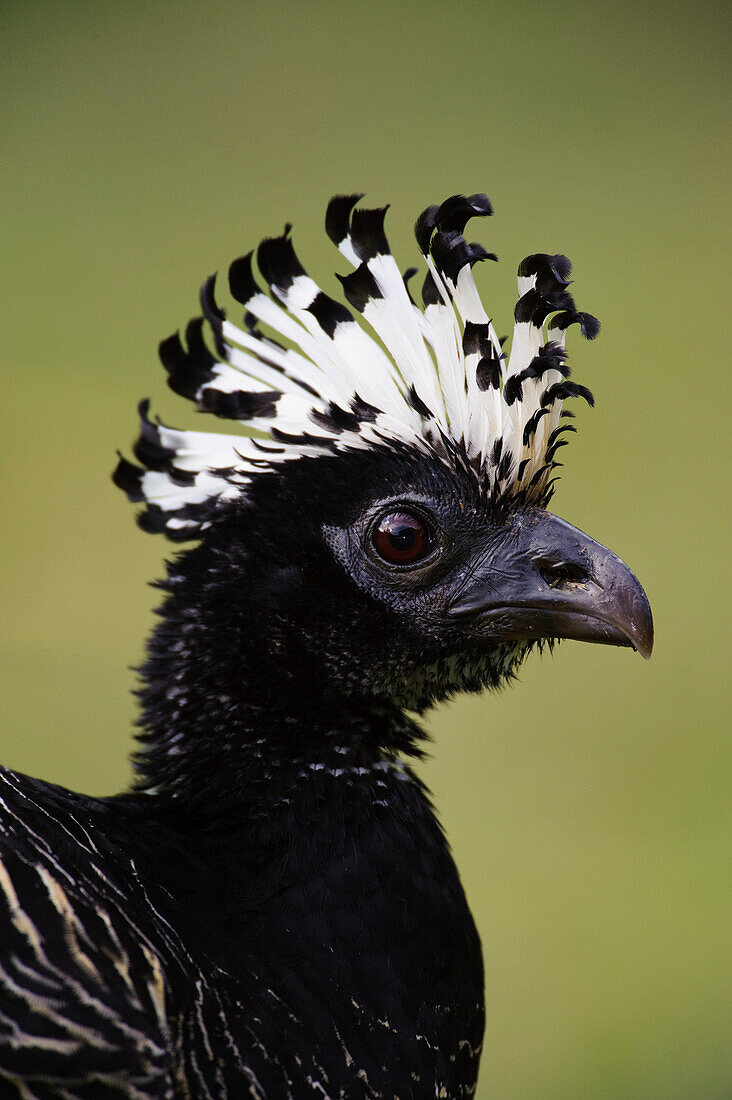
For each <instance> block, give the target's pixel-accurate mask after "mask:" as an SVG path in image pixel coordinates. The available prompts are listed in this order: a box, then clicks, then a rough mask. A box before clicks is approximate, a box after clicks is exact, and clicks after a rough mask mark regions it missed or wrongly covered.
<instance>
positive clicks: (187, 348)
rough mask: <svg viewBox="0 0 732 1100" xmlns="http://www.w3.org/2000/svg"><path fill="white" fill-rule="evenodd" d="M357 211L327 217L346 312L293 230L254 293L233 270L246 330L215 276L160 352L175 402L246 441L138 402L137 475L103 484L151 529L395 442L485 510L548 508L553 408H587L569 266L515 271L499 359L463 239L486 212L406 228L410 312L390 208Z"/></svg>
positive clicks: (340, 200)
mask: <svg viewBox="0 0 732 1100" xmlns="http://www.w3.org/2000/svg"><path fill="white" fill-rule="evenodd" d="M361 198H362V196H361V195H347V196H344V195H339V196H336V197H335V198H334V199H332V200H331V202H330V204H329V206H328V210H327V213H326V220H325V228H326V232H327V233H328V236H329V237H330V238H331V240H332V241H333V242H334V244H336V245H337V247H338V249H339V251H340V252H341V253H342V255H343V256H344V257H345V259H346V260H347V261H348V262H349V264H350V265H351V267H352V270H350V271H349V272H348V273H346V274H341V275H338V278H339V279H340V282H341V285H342V287H343V294H344V297H345V299H346V301H347V302H348V306H346V305H345V304H344V303H343V302H340V301H336V300H335V299H333V298H331V297H329V296H328V295H327V294H324V293H323V291H322V290H320V288H319V287H318V285H317V284H316V283H315V282H314V281H313V280H312V279H311V278H310V276H309V275H308V274H307V273H306V271H305V269H304V267H303V265H302V264H301V262H300V260H299V259H298V257H297V255H296V253H295V250H294V247H293V244H292V240H291V237H290V226H289V225H288V226H286V228H285V231H284V233H283V234H282V236H280V237H273V238H270V239H267V240H265V241H263V242H262V243H261V244H260V245H259V248H258V249H257V252H256V266H257V268H258V270H259V275H260V276H261V279H262V280H263V282H264V283H266V289H264V288H263V287H262V286H261V285H260V284H259V282H258V281H257V276H256V274H255V270H254V254H253V253H251V252H250V253H248V254H247V255H246V256H243V257H241V258H240V259H238V260H235V261H234V262H233V263H232V265H231V267H230V269H229V289H230V291H231V295H232V297H233V298H234V299H235V300H236V301H237V302H239V303H241V305H242V306H243V307H244V322H243V326H242V327H239V326H237V325H235V324H234V323H233V322H232V321H230V320H228V319H227V317H226V314H225V312H224V311H223V310H222V309H221V307H220V306H219V305H218V304H217V300H216V297H215V290H214V283H215V278H214V277H211V278H210V279H208V280H207V281H206V283H204V286H203V288H202V290H201V309H202V313H203V316H202V317H198V318H195V319H194V320H192V321H191V322H190V323H189V325H188V326H187V328H186V331H185V336H184V338H181V337H180V335H178V334H176V335H174V336H171V337H169V338H168V339H166V340H163V342H162V343H161V345H160V358H161V360H162V363H163V366H164V367H165V369H166V371H167V372H168V381H169V384H170V386H171V388H172V389H173V390H174V391H175V392H176V393H178V394H180V395H182V396H184V397H187V398H189V399H191V400H192V401H194V402H195V403H196V405H197V407H198V408H199V409H200V410H201V411H204V412H209V413H212V414H213V415H214V416H216V417H218V418H220V419H224V420H234V421H238V422H239V423H240V424H242V425H244V426H245V428H246V429H247V430H248V433H247V434H237V435H227V434H221V433H217V432H197V431H177V430H175V429H173V428H168V427H166V426H164V425H163V424H160V423H156V422H153V421H151V420H150V419H149V418H148V410H147V404H146V403H143V405H142V406H141V410H140V411H141V419H142V424H141V435H140V439H139V440H138V443H137V444H136V446H135V455H136V457H137V459H138V461H139V462H140V463H141V466H136V465H134V464H132V463H130V462H128V461H127V460H126V459H121V460H120V463H119V465H118V467H117V470H116V472H115V481H116V483H117V484H118V485H119V486H120V487H121V488H123V489H124V490H125V491H126V492H127V494H128V496H129V497H130V499H131V500H133V501H136V502H141V503H145V504H146V505H147V508H146V511H145V512H144V513H143V515H142V517H141V523H142V526H143V527H144V528H145V529H146V530H150V531H163V532H165V534H167V535H168V536H169V537H170V538H172V539H177V540H179V539H189V538H193V537H195V536H196V535H198V534H199V533H200V531H201V530H203V529H204V528H205V527H206V526H207V525H208V523H209V521H210V516H211V512H212V509H213V508H214V507H215V506H216V504H217V503H218V502H219V501H224V500H227V499H230V498H233V497H235V496H237V495H239V494H241V492H242V491H245V487H246V485H247V484H248V483H249V482H251V480H252V479H253V478H255V477H259V476H262V475H263V474H272V473H273V472H275V471H276V470H277V469H278V467H279V465H280V464H281V463H283V462H288V461H292V460H296V459H298V458H302V457H304V456H317V455H319V454H323V453H332V452H333V451H341V450H358V449H363V448H373V447H388V446H390V445H392V446H394V445H404V444H407V445H410V446H415V447H418V448H420V449H421V450H425V451H427V452H430V453H432V454H434V455H435V456H436V457H437V458H438V459H440V460H442V461H447V462H454V461H455V457H456V456H459V458H460V461H461V462H462V463H463V464H467V465H469V466H470V467H471V468H472V469H473V470H474V471H475V473H476V475H477V476H478V477H479V478H480V479H481V482H482V484H483V485H484V487H485V489H486V491H487V492H488V493H490V494H491V495H492V496H494V497H496V498H498V497H503V498H505V497H518V498H520V499H523V500H525V501H531V502H535V503H546V501H547V499H548V497H549V495H550V494H551V484H552V470H553V467H554V465H555V461H554V456H555V454H556V451H557V450H558V448H559V447H560V446H562V445H563V442H564V441H562V440H560V435H561V433H562V432H564V431H566V430H573V429H571V428H569V427H567V426H564V425H563V426H560V417H561V415H562V406H563V403H564V401H565V399H566V398H568V397H576V396H582V397H584V398H586V399H587V400H588V401H589V402H590V404H591V403H592V395H591V394H590V392H589V390H587V389H586V388H585V387H584V386H580V385H577V384H576V383H573V382H569V381H567V378H568V375H569V368H568V366H567V353H566V351H565V346H564V341H565V333H566V329H567V328H568V327H569V326H570V325H572V324H575V323H576V324H578V325H579V326H580V329H581V331H582V333H583V335H584V336H585V337H587V338H588V339H593V338H594V337H595V336H596V335H597V332H598V330H599V324H598V322H597V321H596V320H595V318H594V317H592V316H590V315H589V314H587V313H581V312H579V311H578V310H577V308H576V306H575V303H574V300H573V298H572V296H571V295H570V294H569V292H568V290H567V287H568V285H569V281H570V279H569V276H570V271H571V264H570V262H569V260H568V259H567V258H566V256H561V255H555V256H550V255H545V254H543V253H537V254H534V255H531V256H528V257H526V259H525V260H523V261H522V262H521V264H520V265H519V269H518V293H519V298H518V301H517V303H516V309H515V325H514V330H513V339H512V342H511V347H510V354H508V355H506V354H504V352H503V351H502V347H501V342H500V341H499V339H498V337H497V335H496V331H495V329H494V327H493V324H492V322H491V320H490V318H489V316H488V314H487V313H486V310H485V309H484V307H483V304H482V302H481V299H480V296H479V294H478V290H477V287H476V284H475V280H474V278H473V271H472V269H473V266H474V265H475V264H476V263H478V262H479V261H481V260H486V259H492V260H495V259H496V257H495V255H494V254H493V253H490V252H487V251H486V250H485V248H483V246H482V245H480V244H471V243H469V242H468V241H467V240H466V239H465V237H464V236H463V231H464V229H465V226H466V224H467V222H468V221H469V220H470V219H471V218H473V217H484V216H486V215H489V214H491V213H492V208H491V205H490V203H489V201H488V199H487V198H486V196H485V195H471V196H470V197H465V196H464V195H453V196H452V197H451V198H449V199H446V200H445V202H443V203H442V204H441V205H440V206H431V207H428V208H427V209H426V210H425V211H424V212H423V213H422V214H421V215H420V216H419V218H418V219H417V223H416V226H415V235H416V238H417V243H418V244H419V247H420V250H421V252H422V255H423V258H424V262H425V264H426V268H427V270H426V273H425V278H424V283H423V288H422V300H423V306H422V308H420V307H419V306H417V305H415V303H414V301H413V299H412V296H411V295H410V293H409V291H408V289H407V286H406V281H405V277H403V276H402V274H401V272H400V269H399V267H398V266H397V263H396V261H395V260H394V258H393V256H392V255H391V252H390V250H389V244H388V241H387V238H386V234H385V230H384V218H385V214H386V208H382V209H375V210H369V209H363V208H361V207H359V206H358V203H359V201H360V199H361ZM412 274H414V269H410V271H409V273H408V276H411V275H412ZM349 306H350V308H349ZM354 311H355V313H356V314H360V318H358V319H357V317H356V316H354ZM364 322H365V324H364ZM260 326H264V329H262V328H260ZM367 326H368V329H370V330H371V331H372V332H373V333H374V334H375V336H376V337H377V339H374V338H373V337H372V336H371V335H370V333H369V331H368V330H367ZM206 332H208V340H207V338H206V335H205V334H206ZM209 345H210V346H209ZM212 349H213V350H212Z"/></svg>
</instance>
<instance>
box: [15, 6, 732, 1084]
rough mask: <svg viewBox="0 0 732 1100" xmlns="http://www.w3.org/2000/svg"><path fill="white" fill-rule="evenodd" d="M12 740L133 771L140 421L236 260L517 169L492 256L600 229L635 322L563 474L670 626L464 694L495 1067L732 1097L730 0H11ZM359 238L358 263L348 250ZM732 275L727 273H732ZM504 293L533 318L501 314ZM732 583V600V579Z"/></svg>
mask: <svg viewBox="0 0 732 1100" xmlns="http://www.w3.org/2000/svg"><path fill="white" fill-rule="evenodd" d="M0 20H1V24H2V25H1V28H0V29H1V33H2V42H3V46H2V62H1V65H2V73H1V77H0V99H1V101H2V104H3V107H2V115H1V116H0V136H1V137H2V148H3V155H2V164H0V195H1V200H2V226H3V229H2V236H3V244H2V253H3V260H2V269H3V270H2V274H1V275H0V278H1V279H2V283H3V285H2V302H3V307H4V311H5V326H4V332H3V338H2V359H3V361H4V362H3V401H2V421H3V423H2V437H1V441H2V452H3V458H2V535H3V565H2V584H3V593H2V607H3V617H2V620H3V621H2V692H1V696H0V697H1V698H2V706H3V714H4V720H3V731H2V740H1V742H0V749H1V754H0V756H1V758H2V760H3V761H4V762H5V763H6V764H8V765H11V766H12V767H15V768H18V769H21V770H23V771H27V772H30V773H32V774H34V775H39V776H42V777H43V778H45V779H49V780H53V781H56V782H59V783H62V784H66V785H69V786H72V787H76V788H79V789H81V790H83V791H86V792H90V793H94V794H105V793H111V792H113V791H116V790H118V789H120V788H121V787H123V786H124V785H125V784H126V783H127V781H128V778H129V767H128V763H127V754H128V752H129V749H130V745H131V738H132V730H133V721H134V713H135V708H134V704H133V701H132V698H131V695H130V692H131V689H132V687H133V685H134V675H133V673H132V672H131V671H129V666H130V665H133V664H134V663H135V662H137V661H138V660H139V658H140V655H141V648H142V643H143V639H144V637H145V635H146V633H147V631H148V629H149V627H150V623H151V608H152V606H153V605H154V604H155V600H156V597H155V594H154V593H153V592H152V591H151V590H150V589H149V588H147V587H146V581H147V580H149V579H152V578H153V577H155V576H157V575H159V574H160V572H161V560H162V557H163V555H164V554H165V553H166V546H165V545H164V544H163V541H162V540H160V539H155V538H151V537H149V536H145V535H143V534H142V533H139V532H137V531H136V530H135V527H134V523H133V515H132V509H131V507H130V505H129V504H127V503H126V501H125V500H124V498H123V497H122V495H121V494H120V493H119V492H118V491H117V490H115V489H114V488H113V487H112V485H111V483H110V480H109V472H110V470H111V468H112V466H113V463H114V449H115V448H116V447H118V446H120V447H123V448H125V449H126V450H127V452H128V453H129V445H130V443H131V441H132V438H133V435H134V433H135V425H136V418H135V403H136V401H137V400H138V398H139V397H141V396H144V395H149V396H151V397H152V398H153V404H154V408H155V409H156V411H158V412H159V413H161V414H162V415H163V417H164V418H165V419H167V420H168V421H169V422H172V423H174V424H177V425H185V424H188V425H189V426H190V425H193V424H194V416H193V415H192V413H190V412H189V410H188V409H186V408H185V406H184V403H183V402H182V401H181V400H180V399H178V398H176V397H175V396H174V395H172V394H171V393H170V392H169V391H168V390H167V389H166V387H165V385H164V381H163V371H162V368H160V367H159V366H158V365H157V361H156V354H155V349H156V345H157V341H158V340H159V339H160V338H161V337H162V336H166V335H168V334H169V332H171V331H173V330H174V329H175V328H176V327H178V326H179V325H181V324H182V323H184V322H185V321H186V320H187V319H188V317H189V316H190V315H191V314H192V312H194V311H195V310H196V292H197V287H198V285H199V283H200V282H201V280H202V278H203V277H204V276H205V275H207V274H208V273H209V272H210V271H211V270H213V269H215V268H221V267H224V266H225V265H226V263H227V262H228V261H229V260H230V259H231V258H233V257H234V256H237V255H239V254H240V253H241V252H242V251H245V250H246V249H248V248H249V247H251V246H252V245H253V244H255V243H256V242H257V241H258V240H259V239H260V237H261V236H263V235H265V234H270V233H275V232H279V231H280V230H281V227H282V225H283V222H284V221H285V220H286V219H287V220H292V221H293V222H294V223H295V240H296V244H297V247H298V251H299V252H300V253H301V255H302V256H303V258H304V260H305V262H306V265H307V266H308V267H309V268H310V269H311V270H312V271H313V273H314V274H317V273H322V272H325V273H326V286H327V287H329V288H330V287H332V285H333V280H330V281H329V276H330V273H331V272H332V270H333V268H334V266H335V265H336V264H337V262H338V257H336V255H335V253H334V250H333V249H332V246H331V245H330V244H329V243H328V242H327V241H326V240H325V236H324V234H323V231H322V215H323V212H324V207H325V203H326V201H327V199H328V198H329V196H330V195H331V194H333V193H335V192H338V191H344V190H347V191H351V190H365V191H366V192H367V194H368V199H369V200H372V201H373V202H374V203H375V204H381V203H383V202H391V203H392V204H393V208H392V211H391V213H390V215H389V221H388V229H389V235H390V238H391V243H392V247H393V249H394V251H395V253H396V254H397V256H398V258H399V260H400V262H401V263H402V264H403V265H407V264H408V263H410V262H412V261H413V259H414V258H415V246H414V244H413V241H412V238H411V223H412V221H413V218H414V216H415V215H416V213H417V212H418V211H419V210H421V209H422V207H423V206H425V205H427V204H428V203H430V202H435V201H439V200H440V199H441V198H443V197H445V196H446V195H448V194H451V193H453V192H454V191H458V190H461V191H467V192H471V191H478V190H486V191H487V192H488V193H489V195H490V196H491V198H492V200H493V202H494V205H495V207H496V211H497V216H496V217H495V218H493V219H492V220H491V221H490V222H488V223H482V224H480V226H478V227H476V230H475V231H476V233H477V234H478V236H480V237H481V239H482V240H484V242H485V243H486V244H487V245H488V246H489V247H490V248H492V249H495V250H496V251H497V252H498V253H499V255H500V257H501V260H502V261H503V262H502V263H501V264H500V265H499V266H498V267H497V268H496V267H495V265H487V266H488V267H490V270H481V272H480V275H479V278H480V281H481V286H482V289H483V292H484V296H485V298H486V301H487V303H488V305H489V309H490V310H491V311H492V312H493V315H494V316H496V317H497V318H499V328H500V329H501V330H502V331H509V329H510V319H511V309H512V305H513V300H514V292H515V281H514V278H513V276H514V272H515V268H516V265H517V263H518V261H519V259H520V258H521V257H522V256H523V255H525V254H526V253H528V252H533V251H539V250H542V251H550V252H554V251H563V252H566V253H567V254H568V255H569V256H571V257H572V259H573V261H574V264H575V270H576V275H577V295H578V299H579V302H580V306H581V308H585V309H589V310H591V311H592V312H595V313H596V314H597V315H598V316H599V317H600V319H601V320H602V322H603V326H604V328H603V333H602V335H601V338H600V339H599V340H598V341H597V342H596V343H595V344H593V345H586V344H583V343H581V342H580V341H579V340H578V339H577V338H576V337H575V335H574V333H572V334H571V335H572V337H574V338H573V339H571V341H570V347H571V352H572V357H573V363H574V366H575V369H576V372H577V375H578V377H579V378H580V380H581V381H583V382H585V383H587V384H589V385H590V386H591V387H592V389H593V390H594V391H595V395H596V398H597V402H598V407H597V409H596V410H595V411H594V412H590V411H589V410H585V409H584V408H583V409H578V410H577V411H578V414H579V418H580V423H581V433H580V435H579V436H578V437H577V438H576V439H575V440H573V442H572V445H571V447H570V448H568V450H567V451H565V455H566V456H568V457H567V473H566V480H565V481H564V482H563V483H562V484H561V485H560V488H559V492H558V495H557V498H556V504H555V507H556V510H557V511H558V512H559V513H560V514H561V515H563V516H565V517H566V518H567V519H569V520H570V521H571V522H573V523H575V524H577V525H578V526H580V527H583V528H584V529H585V530H587V531H588V532H590V533H591V534H592V535H593V536H595V537H596V538H598V539H599V540H601V541H602V542H605V543H606V544H607V545H609V546H611V547H612V548H613V549H614V550H616V551H617V552H618V553H619V554H620V555H621V556H622V557H623V558H624V559H625V560H626V561H627V562H628V563H629V564H630V566H631V567H632V568H633V569H634V570H636V572H637V573H638V575H639V577H640V578H641V580H642V582H643V583H644V585H645V586H646V588H647V591H648V594H649V596H650V600H651V604H652V606H653V609H654V613H655V618H656V628H657V646H656V652H655V653H654V656H653V659H652V660H651V662H650V663H649V664H646V663H644V662H643V661H642V660H641V659H640V658H639V657H638V656H636V655H634V654H632V653H630V652H629V651H626V650H614V649H607V648H604V647H593V646H582V645H580V644H578V643H572V642H568V643H565V644H563V645H562V646H560V647H559V649H558V651H557V652H556V654H555V655H554V657H553V658H552V657H548V656H547V657H545V658H544V659H543V660H539V659H538V658H533V659H532V660H530V661H529V663H528V664H527V666H526V667H525V669H524V672H523V674H522V677H521V682H520V683H519V684H517V685H515V686H514V687H513V688H511V689H510V690H509V691H507V692H505V693H504V694H502V695H498V696H493V697H487V696H484V697H482V698H476V699H470V700H468V701H460V702H458V703H457V704H454V705H452V706H451V707H449V708H444V709H441V710H440V711H439V712H437V713H436V714H434V715H433V716H431V718H430V721H429V727H430V730H431V731H432V733H433V735H434V746H433V759H432V760H431V761H430V762H429V763H428V764H427V765H426V766H425V768H424V775H425V777H426V779H427V782H428V783H429V785H430V786H431V788H432V790H433V791H434V794H435V797H436V801H437V804H438V806H439V808H440V812H441V816H442V820H443V822H444V823H445V826H446V828H447V831H448V834H449V836H450V839H451V841H452V844H453V847H454V851H455V855H456V858H457V861H458V864H459V866H460V868H461V871H462V875H463V879H464V882H465V886H466V889H467V892H468V895H469V898H470V900H471V902H472V906H473V909H474V912H475V914H476V917H477V921H478V924H479V927H480V931H481V935H482V938H483V943H484V948H485V955H486V969H487V1003H488V1027H487V1034H486V1044H485V1054H484V1058H483V1068H482V1075H481V1085H480V1090H479V1095H480V1096H481V1097H484V1098H485V1097H501V1098H509V1100H524V1098H535V1097H551V1098H580V1097H582V1098H584V1097H622V1098H625V1097H684V1098H685V1097H689V1098H722V1097H727V1096H732V1051H731V1049H730V1030H731V1025H732V997H731V996H730V989H731V986H732V962H731V958H730V953H729V945H730V935H729V928H730V916H731V915H732V905H731V904H730V902H731V897H732V893H731V891H730V874H729V866H730V828H729V826H730V819H729V801H730V800H729V790H730V786H729V781H730V774H731V773H730V756H729V750H728V747H727V746H728V744H729V736H728V729H726V728H725V727H726V724H727V723H726V720H725V715H726V714H727V713H728V702H729V700H728V698H725V697H724V695H725V688H726V677H727V674H726V669H725V667H724V663H725V662H724V658H725V656H726V652H727V635H728V628H727V619H726V615H727V614H728V610H726V609H725V595H726V592H725V582H726V577H727V570H726V557H727V555H726V554H725V551H726V549H727V545H728V541H729V535H730V526H729V518H728V514H726V513H725V510H724V501H725V490H726V488H727V480H726V476H727V470H726V468H725V459H726V457H727V451H728V447H727V446H725V444H724V437H725V433H726V430H727V425H726V417H727V416H728V415H729V412H728V409H729V404H728V402H729V394H727V395H726V398H725V396H724V395H723V393H722V387H723V386H724V385H726V383H727V379H728V377H729V366H728V364H727V362H726V358H727V342H728V336H727V330H726V326H725V325H724V324H723V322H722V317H723V316H724V312H723V310H724V307H725V306H726V304H727V302H726V293H725V290H726V288H724V285H723V284H724V276H725V274H726V272H727V271H728V268H729V259H728V257H729V244H730V242H729V237H728V235H725V226H726V224H727V223H726V218H725V216H726V213H727V211H726V207H725V204H724V202H723V200H724V197H725V182H726V179H725V176H726V173H727V171H728V169H729V157H728V149H729V147H728V144H727V143H726V141H725V129H726V126H727V117H728V116H727V108H728V106H729V103H728V101H727V102H725V87H726V83H725V75H726V74H725V71H724V70H725V60H726V55H727V51H728V49H729V9H728V8H727V6H726V5H722V4H721V3H720V4H715V3H695V4H692V3H665V4H656V3H644V4H637V3H633V4H630V3H629V4H626V3H609V4H607V3H604V4H603V3H583V4H578V3H564V2H559V3H555V4H551V5H549V4H545V5H538V4H528V3H522V2H516V0H511V2H503V0H501V2H497V3H482V4H480V3H458V4H454V3H453V4H450V5H448V4H437V3H433V2H431V0H426V2H422V3H419V4H416V3H400V4H386V3H383V2H381V0H379V2H372V3H370V4H365V3H361V4H355V3H348V2H343V3H340V4H333V3H324V2H317V0H316V2H310V3H307V4H305V3H303V4H277V3H270V4H268V5H265V4H256V5H255V4H250V3H238V4H237V3H226V2H223V0H213V2H210V3H206V4H203V3H191V2H177V3H161V2H151V3H146V4H131V3H121V2H117V3H104V4H99V3H88V4H87V3H66V4H64V5H61V4H50V3H49V4H43V3H30V4H25V5H23V4H14V5H11V4H8V3H6V4H4V5H3V6H2V13H1V14H0ZM341 269H342V264H341ZM723 294H724V305H723ZM500 318H503V322H502V323H501V322H500ZM728 606H729V605H728V604H727V609H728Z"/></svg>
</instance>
